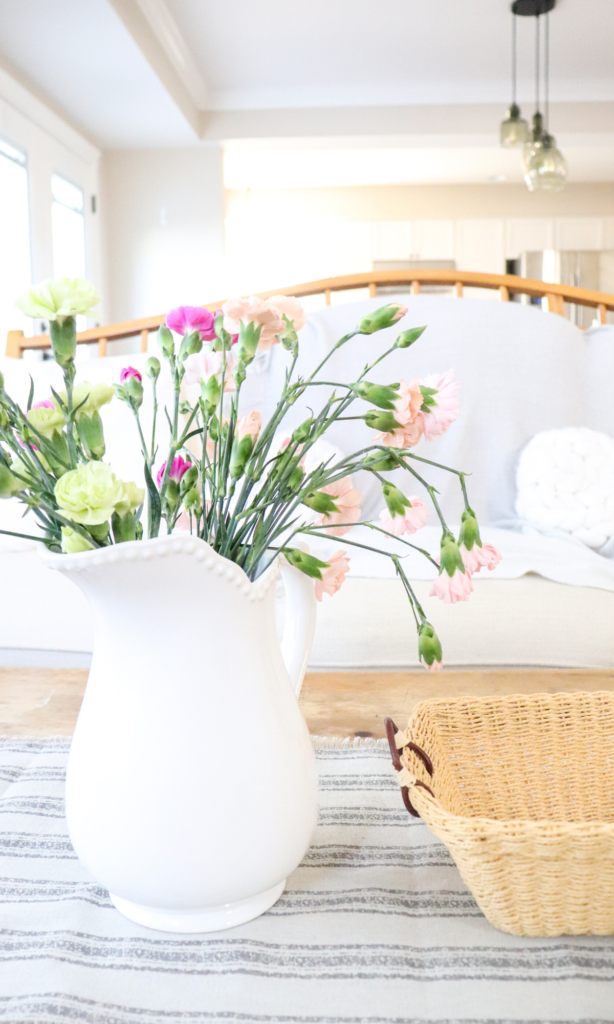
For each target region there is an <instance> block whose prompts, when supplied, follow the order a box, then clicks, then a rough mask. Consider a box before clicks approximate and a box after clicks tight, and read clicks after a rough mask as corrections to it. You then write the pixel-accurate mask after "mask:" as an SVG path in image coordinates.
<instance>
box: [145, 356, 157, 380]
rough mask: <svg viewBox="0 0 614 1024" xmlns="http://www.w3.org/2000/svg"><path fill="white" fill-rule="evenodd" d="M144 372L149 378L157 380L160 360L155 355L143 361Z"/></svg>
mask: <svg viewBox="0 0 614 1024" xmlns="http://www.w3.org/2000/svg"><path fill="white" fill-rule="evenodd" d="M145 373H146V374H147V376H148V377H149V378H151V380H157V379H158V377H159V376H160V360H159V359H156V357H155V356H150V358H149V359H148V360H147V362H146V363H145Z"/></svg>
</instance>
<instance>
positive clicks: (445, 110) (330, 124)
mask: <svg viewBox="0 0 614 1024" xmlns="http://www.w3.org/2000/svg"><path fill="white" fill-rule="evenodd" d="M503 117H505V109H504V107H503V106H502V105H501V104H499V103H459V104H430V105H412V106H406V107H401V106H394V107H336V108H335V107H324V108H322V107H320V108H312V109H301V110H297V109H287V110H212V111H210V112H209V114H208V116H207V119H206V121H205V122H204V125H203V127H204V131H203V138H204V139H206V140H210V141H226V140H230V139H274V138H283V139H290V138H295V139H299V138H310V139H317V138H320V139H326V138H329V139H330V138H337V139H341V138H347V139H362V140H365V139H366V138H372V139H373V140H381V139H382V138H383V137H387V138H390V139H392V138H397V139H399V140H403V144H406V140H407V138H408V137H410V136H414V137H417V138H419V140H420V141H419V144H420V145H424V144H425V139H428V138H430V139H431V140H434V139H435V138H436V137H438V136H439V137H442V138H446V139H448V140H450V139H456V140H458V144H459V145H467V144H471V145H476V144H479V143H484V142H486V143H488V144H490V143H491V142H492V139H493V138H496V139H497V144H498V136H499V124H500V122H501V120H502V119H503ZM550 121H551V125H552V131H553V133H554V134H555V135H556V136H557V137H558V136H560V135H564V134H574V135H582V136H583V135H587V134H590V135H596V134H601V133H604V135H605V134H609V133H611V131H612V125H614V102H609V101H607V102H588V103H551V104H550ZM431 144H432V143H431Z"/></svg>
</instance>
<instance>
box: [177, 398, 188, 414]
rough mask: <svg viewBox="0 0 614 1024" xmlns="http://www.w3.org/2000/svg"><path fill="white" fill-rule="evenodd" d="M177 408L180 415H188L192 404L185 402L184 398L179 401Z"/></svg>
mask: <svg viewBox="0 0 614 1024" xmlns="http://www.w3.org/2000/svg"><path fill="white" fill-rule="evenodd" d="M177 408H178V409H179V412H180V414H181V415H182V416H189V415H190V413H191V412H192V406H191V405H190V403H189V402H186V401H185V400H184V401H182V402H180V403H179V405H178V406H177Z"/></svg>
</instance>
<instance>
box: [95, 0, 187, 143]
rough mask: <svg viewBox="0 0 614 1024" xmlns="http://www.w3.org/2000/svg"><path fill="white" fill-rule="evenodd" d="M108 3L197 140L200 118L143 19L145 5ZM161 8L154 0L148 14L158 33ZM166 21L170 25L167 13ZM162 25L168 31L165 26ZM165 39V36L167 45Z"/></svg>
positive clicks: (113, 0) (120, 0)
mask: <svg viewBox="0 0 614 1024" xmlns="http://www.w3.org/2000/svg"><path fill="white" fill-rule="evenodd" d="M109 2H110V4H111V6H112V7H113V9H114V10H115V12H116V14H117V15H118V16H119V17H120V18H121V20H122V22H123V23H124V26H125V27H126V28H127V29H128V32H129V33H130V35H131V36H132V38H133V39H134V41H135V43H136V45H137V46H138V48H139V49H140V51H141V53H142V54H143V56H144V57H145V59H146V61H147V62H148V64H149V65H150V66H151V67H152V69H153V71H154V72H155V73H156V75H157V76H158V78H159V80H160V82H161V83H162V85H163V86H164V88H165V89H166V91H167V92H168V94H169V96H170V97H171V99H172V100H173V102H174V103H175V105H176V106H177V108H178V109H179V110H180V111H181V113H182V114H183V116H184V117H185V119H186V121H187V122H188V124H189V125H190V127H191V128H192V130H193V132H194V133H195V135H196V136H197V137H198V138H200V137H201V136H202V126H203V115H202V113H201V110H200V108H199V106H198V104H197V103H196V102H195V100H194V98H193V96H192V94H191V92H190V91H189V90H188V88H187V86H186V84H185V82H184V81H183V78H182V77H181V75H180V74H179V72H178V70H177V67H176V64H175V61H174V60H171V58H170V56H169V53H168V48H167V46H163V45H162V43H161V42H160V39H159V38H158V34H157V31H154V29H153V27H152V24H151V23H150V20H149V14H148V15H147V16H146V15H145V13H144V10H143V8H144V7H145V6H148V5H146V4H142V3H141V2H140V0H137V2H136V3H135V0H109ZM162 6H164V4H163V3H162V2H161V0H160V2H158V0H156V2H154V3H153V4H152V5H151V10H152V11H153V10H154V8H155V9H157V15H158V16H159V20H158V22H156V24H157V27H158V30H159V31H162V29H161V28H160V25H161V24H162V20H161V18H163V17H164V16H163V15H162V16H160V7H162ZM167 13H168V12H167ZM154 16H155V15H154ZM168 17H169V19H170V20H171V21H172V18H171V15H170V13H169V14H168ZM165 24H166V25H167V27H168V22H166V23H165ZM173 24H174V22H173ZM175 28H176V26H175ZM177 33H179V29H177ZM168 38H169V37H168V35H167V37H166V39H167V42H168ZM184 45H185V44H184Z"/></svg>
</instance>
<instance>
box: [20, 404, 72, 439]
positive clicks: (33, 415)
mask: <svg viewBox="0 0 614 1024" xmlns="http://www.w3.org/2000/svg"><path fill="white" fill-rule="evenodd" d="M28 423H30V424H31V425H32V426H33V427H34V429H35V430H38V432H39V434H42V435H43V437H46V438H47V440H49V441H50V440H51V438H52V437H53V435H54V433H55V431H56V430H62V428H63V426H64V424H65V423H66V419H65V417H64V413H63V412H62V410H61V409H56V408H55V406H54V407H53V408H51V409H49V408H47V407H46V406H39V408H37V409H30V411H29V412H28Z"/></svg>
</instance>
